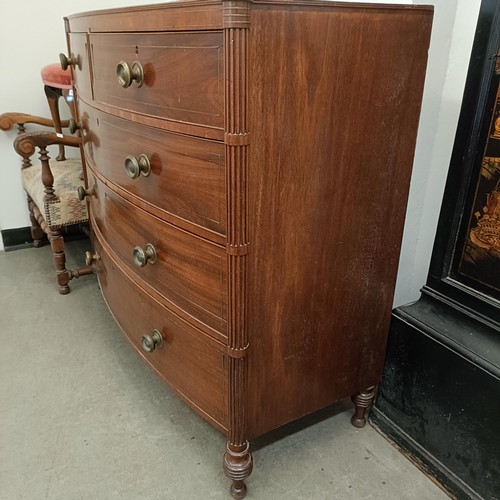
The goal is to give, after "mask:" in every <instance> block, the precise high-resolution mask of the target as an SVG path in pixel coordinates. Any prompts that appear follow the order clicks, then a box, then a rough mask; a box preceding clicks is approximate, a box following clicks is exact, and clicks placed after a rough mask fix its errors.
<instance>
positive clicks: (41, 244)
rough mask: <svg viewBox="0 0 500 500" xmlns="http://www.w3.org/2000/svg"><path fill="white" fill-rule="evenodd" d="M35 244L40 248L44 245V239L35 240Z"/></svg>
mask: <svg viewBox="0 0 500 500" xmlns="http://www.w3.org/2000/svg"><path fill="white" fill-rule="evenodd" d="M33 246H34V247H35V248H40V247H41V246H43V241H42V240H33Z"/></svg>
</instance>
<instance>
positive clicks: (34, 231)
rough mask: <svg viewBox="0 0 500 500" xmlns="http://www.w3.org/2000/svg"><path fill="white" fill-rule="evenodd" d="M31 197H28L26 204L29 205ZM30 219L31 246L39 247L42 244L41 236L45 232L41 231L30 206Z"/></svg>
mask: <svg viewBox="0 0 500 500" xmlns="http://www.w3.org/2000/svg"><path fill="white" fill-rule="evenodd" d="M31 203H32V202H31V199H30V198H29V197H28V206H30V207H31V206H32V205H31ZM29 212H30V221H31V237H32V238H33V246H34V247H36V248H39V247H41V246H42V245H43V241H42V239H43V237H44V235H45V233H44V232H43V229H42V228H41V227H40V224H39V223H38V221H37V220H36V217H35V214H34V213H33V210H31V208H30V211H29Z"/></svg>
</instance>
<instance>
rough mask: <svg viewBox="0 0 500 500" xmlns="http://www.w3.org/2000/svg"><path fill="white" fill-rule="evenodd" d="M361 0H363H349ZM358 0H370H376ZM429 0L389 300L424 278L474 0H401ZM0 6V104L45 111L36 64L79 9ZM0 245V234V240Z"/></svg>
mask: <svg viewBox="0 0 500 500" xmlns="http://www.w3.org/2000/svg"><path fill="white" fill-rule="evenodd" d="M351 1H363V0H351ZM364 1H365V2H370V3H377V2H376V1H375V0H364ZM147 3H151V1H150V0H145V1H141V0H87V1H86V2H85V6H84V7H83V9H84V10H94V9H104V8H110V7H120V6H127V5H138V4H147ZM386 3H406V4H409V3H421V4H422V3H423V4H434V5H435V17H434V28H433V36H432V42H431V49H430V53H429V67H428V72H427V79H426V88H425V94H424V101H423V107H422V116H421V122H420V130H419V137H418V141H417V151H416V156H415V165H414V175H413V178H412V185H411V192H410V200H409V205H408V213H407V218H406V226H405V234H404V239H403V248H402V253H401V259H400V268H399V274H398V283H397V288H396V297H395V305H400V304H403V303H405V302H408V301H410V300H415V299H417V298H418V296H419V292H418V290H419V289H420V287H421V286H422V285H423V284H424V282H425V279H426V275H427V271H428V266H429V260H430V253H431V250H432V243H433V240H434V234H435V229H436V224H437V218H438V215H439V209H440V205H441V198H442V191H443V187H444V182H445V179H446V173H447V171H448V165H449V160H450V156H451V149H452V146H453V138H454V135H455V130H456V124H457V119H458V113H459V110H460V103H461V99H462V92H463V86H464V82H465V77H466V72H467V66H468V62H469V57H470V50H471V46H472V39H473V35H474V30H475V24H476V19H477V13H478V9H479V4H480V0H420V1H412V0H400V1H399V2H387V1H386ZM6 5H7V6H5V5H2V7H1V8H0V62H1V63H2V65H3V67H4V68H9V75H11V76H10V77H9V78H3V79H2V86H1V89H0V112H5V111H22V112H27V113H32V114H39V115H42V116H49V113H48V107H47V103H46V99H45V95H44V93H43V86H42V83H41V80H40V68H41V66H43V65H45V64H49V63H51V62H57V60H58V54H59V52H65V50H66V44H65V36H64V24H63V20H62V18H63V17H64V16H65V15H69V14H72V13H74V12H75V11H80V10H82V4H79V6H77V5H76V4H74V3H70V2H67V1H63V0H51V1H50V2H40V0H24V1H22V2H8V3H6ZM14 135H15V132H12V133H10V134H5V133H0V162H1V165H2V182H0V229H11V228H18V227H23V226H28V225H29V218H28V216H27V210H26V205H25V196H24V193H23V190H22V188H21V181H20V173H19V167H18V165H19V159H18V157H17V156H16V154H15V153H14V151H13V149H12V139H13V137H14ZM0 246H1V240H0Z"/></svg>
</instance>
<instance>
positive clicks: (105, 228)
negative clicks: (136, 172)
mask: <svg viewBox="0 0 500 500" xmlns="http://www.w3.org/2000/svg"><path fill="white" fill-rule="evenodd" d="M89 186H90V187H91V189H93V196H91V202H90V203H91V213H92V215H93V217H94V223H95V224H96V225H97V228H98V230H99V231H100V232H101V233H102V235H103V237H104V238H105V239H106V241H107V242H108V244H109V246H110V247H111V248H112V250H113V251H114V252H115V253H116V255H117V256H118V257H119V258H120V259H121V260H122V261H123V262H124V263H125V265H126V266H127V267H129V268H130V269H131V270H132V271H133V272H134V273H135V274H136V275H137V276H138V277H139V278H141V279H143V280H144V281H145V282H146V283H147V284H148V285H150V286H151V287H152V288H153V289H155V290H156V291H157V292H158V293H160V294H161V295H163V296H164V297H165V298H166V299H167V300H168V301H170V302H171V303H172V304H173V305H174V306H177V307H179V308H181V309H182V310H184V311H185V312H187V313H188V314H189V315H191V316H193V317H195V318H197V319H198V320H200V321H202V322H203V323H205V324H207V325H209V326H210V327H212V328H215V329H216V330H218V331H220V332H221V333H222V334H224V335H226V317H227V316H226V311H227V292H226V253H225V250H224V249H223V248H221V247H219V246H217V245H215V244H212V243H209V242H207V241H206V240H203V239H201V238H198V237H196V236H193V235H191V234H189V233H187V232H185V231H183V230H181V229H178V228H176V227H175V226H172V225H170V224H168V223H166V222H163V221H162V220H160V219H158V218H157V217H154V216H152V215H150V214H148V213H147V212H144V210H141V209H140V208H138V207H136V206H134V205H132V204H130V203H129V202H127V201H126V200H124V199H123V198H121V197H120V196H119V195H117V194H116V193H115V192H114V191H112V190H110V189H109V188H107V187H106V186H104V185H103V184H102V183H100V182H99V181H98V180H97V179H96V177H95V176H93V175H92V173H91V172H90V171H89ZM148 243H149V244H151V245H153V246H154V248H155V250H156V261H155V262H154V263H152V262H151V261H152V260H153V259H150V260H149V261H147V263H146V265H144V267H137V265H136V264H135V263H134V258H133V252H134V248H135V247H141V248H142V249H144V250H146V248H147V247H146V245H147V244H148Z"/></svg>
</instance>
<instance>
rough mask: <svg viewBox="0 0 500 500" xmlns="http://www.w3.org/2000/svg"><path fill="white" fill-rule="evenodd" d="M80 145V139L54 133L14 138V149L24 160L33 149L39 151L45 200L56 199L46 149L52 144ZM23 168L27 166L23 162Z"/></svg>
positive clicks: (31, 153)
mask: <svg viewBox="0 0 500 500" xmlns="http://www.w3.org/2000/svg"><path fill="white" fill-rule="evenodd" d="M81 143H82V140H81V138H80V137H72V136H67V135H62V134H55V133H54V132H26V133H24V134H20V135H18V136H17V137H16V139H15V141H14V149H15V150H16V152H17V154H19V155H20V156H22V157H23V158H24V160H28V158H29V157H30V156H32V155H33V153H34V152H35V148H39V149H40V162H41V164H42V183H43V185H44V191H45V196H44V199H45V200H51V199H54V198H56V195H55V193H54V176H53V174H52V171H51V169H50V164H49V155H48V154H47V147H48V146H51V145H53V144H64V145H65V146H74V147H79V146H80V144H81ZM23 165H24V166H25V167H27V166H29V165H27V164H25V163H24V162H23Z"/></svg>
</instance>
